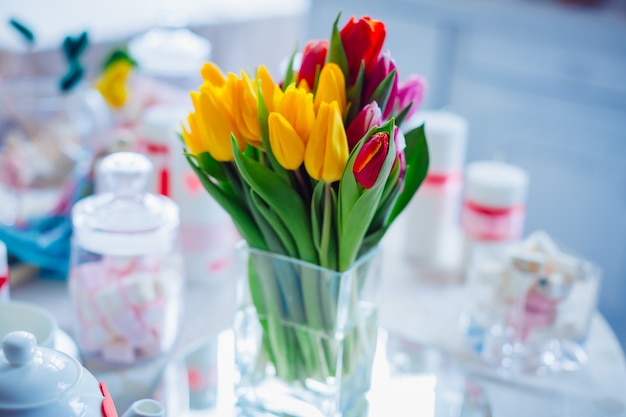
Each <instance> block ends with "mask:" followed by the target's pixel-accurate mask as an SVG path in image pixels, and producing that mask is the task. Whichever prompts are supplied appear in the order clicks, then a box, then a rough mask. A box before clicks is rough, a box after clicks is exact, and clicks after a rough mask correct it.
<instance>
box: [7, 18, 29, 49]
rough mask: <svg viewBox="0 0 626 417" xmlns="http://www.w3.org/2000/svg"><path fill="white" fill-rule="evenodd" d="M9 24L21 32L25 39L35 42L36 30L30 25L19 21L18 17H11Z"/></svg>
mask: <svg viewBox="0 0 626 417" xmlns="http://www.w3.org/2000/svg"><path fill="white" fill-rule="evenodd" d="M9 24H10V25H11V26H12V27H13V28H14V29H15V30H16V31H18V32H19V34H20V35H21V36H22V38H24V40H25V41H26V42H28V43H30V44H34V43H35V32H33V31H32V30H31V29H30V28H29V27H28V26H26V25H25V24H23V23H21V22H19V21H18V20H16V19H10V20H9Z"/></svg>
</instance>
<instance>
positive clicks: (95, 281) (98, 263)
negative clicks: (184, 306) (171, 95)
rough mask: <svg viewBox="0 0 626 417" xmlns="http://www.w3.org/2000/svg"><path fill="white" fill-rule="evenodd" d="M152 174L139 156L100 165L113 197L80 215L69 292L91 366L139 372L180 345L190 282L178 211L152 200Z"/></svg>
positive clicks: (93, 201) (96, 199) (76, 211)
mask: <svg viewBox="0 0 626 417" xmlns="http://www.w3.org/2000/svg"><path fill="white" fill-rule="evenodd" d="M151 169H152V166H151V163H150V161H149V160H148V159H147V158H146V157H145V156H143V155H140V154H137V153H132V152H118V153H114V154H111V155H109V156H107V157H106V158H104V159H103V160H102V162H101V165H100V174H101V176H100V180H101V181H103V182H105V184H104V187H103V188H104V189H105V190H106V192H103V193H101V194H97V195H93V196H90V197H86V198H84V199H82V200H81V201H79V202H78V203H77V204H76V205H75V206H74V208H73V210H72V223H73V227H74V241H73V244H72V259H71V270H70V279H69V286H70V295H71V299H72V304H73V308H74V316H75V318H76V320H75V326H74V330H75V335H74V336H75V338H76V340H77V341H78V345H79V348H80V349H81V352H82V354H83V355H84V356H85V357H86V358H94V359H100V360H102V361H104V362H107V363H117V364H132V363H134V362H135V361H137V360H140V359H143V358H148V357H153V356H157V355H159V354H160V353H163V352H165V351H167V350H169V349H170V348H171V347H172V345H173V344H174V341H175V338H176V335H177V331H178V323H179V318H180V313H181V297H182V287H183V274H184V271H183V269H184V268H183V262H182V257H181V255H180V253H179V251H178V247H177V246H178V242H177V240H178V227H179V215H178V207H177V205H176V204H175V203H174V202H173V201H172V200H170V199H169V198H167V197H164V196H159V195H154V194H150V193H146V192H145V187H146V182H147V180H148V176H149V175H150V171H151Z"/></svg>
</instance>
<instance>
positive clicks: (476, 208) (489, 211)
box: [464, 200, 524, 216]
mask: <svg viewBox="0 0 626 417" xmlns="http://www.w3.org/2000/svg"><path fill="white" fill-rule="evenodd" d="M464 204H465V207H466V208H467V209H468V210H471V211H473V212H476V213H480V214H483V215H485V216H507V215H510V214H512V213H517V212H523V211H524V206H523V205H522V204H515V205H512V206H510V207H498V208H496V207H486V206H482V205H479V204H477V203H474V202H472V201H469V200H465V203H464Z"/></svg>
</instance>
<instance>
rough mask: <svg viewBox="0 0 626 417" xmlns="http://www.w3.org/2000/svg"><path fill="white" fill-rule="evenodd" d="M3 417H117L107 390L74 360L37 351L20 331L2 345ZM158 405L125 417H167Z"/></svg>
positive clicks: (146, 404)
mask: <svg viewBox="0 0 626 417" xmlns="http://www.w3.org/2000/svg"><path fill="white" fill-rule="evenodd" d="M0 416H3V417H117V412H116V410H115V406H114V404H113V400H112V399H111V396H110V394H109V392H108V390H107V388H106V386H105V385H104V383H102V382H100V383H98V381H97V380H96V378H95V377H94V376H93V375H92V374H91V373H90V372H89V371H88V370H86V369H85V368H83V367H82V365H81V364H80V363H79V362H78V361H77V360H76V359H74V358H72V357H70V356H68V355H66V354H65V353H62V352H59V351H56V350H52V349H47V348H44V347H39V346H37V340H36V338H35V336H34V335H33V334H31V333H28V332H25V331H16V332H12V333H9V334H7V335H6V336H5V337H4V339H3V340H2V351H1V352H0ZM164 416H165V410H164V408H163V406H161V404H159V403H158V402H156V401H154V400H148V399H146V400H139V401H136V402H135V403H133V404H132V405H131V407H130V408H129V409H128V410H127V411H126V412H125V413H124V414H123V415H122V417H164Z"/></svg>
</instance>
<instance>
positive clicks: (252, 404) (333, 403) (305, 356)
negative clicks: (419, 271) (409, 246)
mask: <svg viewBox="0 0 626 417" xmlns="http://www.w3.org/2000/svg"><path fill="white" fill-rule="evenodd" d="M380 259H381V250H380V249H378V248H377V249H375V250H373V251H371V252H369V253H367V254H365V255H363V256H362V257H360V258H359V259H358V260H357V262H355V264H354V265H353V266H352V267H351V268H350V269H349V270H347V271H345V272H337V271H333V270H329V269H326V268H321V267H319V266H317V265H314V264H310V263H306V262H302V261H300V260H297V259H293V258H289V257H286V256H282V255H277V254H274V253H268V252H264V251H260V250H256V249H252V248H249V247H248V246H247V245H246V244H245V243H240V244H239V245H238V248H237V262H236V265H237V280H238V290H237V293H238V295H237V297H238V303H237V312H236V315H235V323H234V333H235V364H236V368H237V371H238V378H237V380H236V383H235V394H236V396H237V401H238V405H239V407H240V408H241V410H242V412H243V413H244V414H245V415H254V410H256V411H258V412H260V413H261V414H263V415H267V414H268V413H269V414H270V415H272V414H275V415H290V416H361V415H366V414H367V402H366V401H365V394H366V393H367V392H368V391H369V389H370V385H371V372H372V364H373V359H374V353H375V350H376V338H377V334H378V304H377V301H376V295H377V289H378V286H379V281H380V280H379V278H380Z"/></svg>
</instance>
